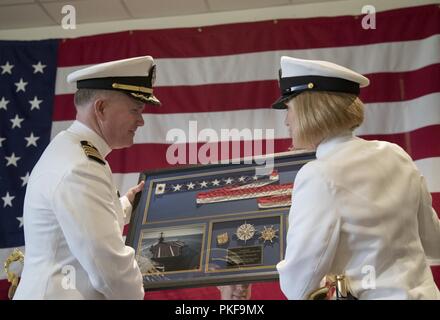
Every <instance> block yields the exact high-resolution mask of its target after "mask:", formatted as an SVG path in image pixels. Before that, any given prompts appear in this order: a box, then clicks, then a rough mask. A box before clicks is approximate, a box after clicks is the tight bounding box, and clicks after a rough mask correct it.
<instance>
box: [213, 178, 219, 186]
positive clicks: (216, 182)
mask: <svg viewBox="0 0 440 320" xmlns="http://www.w3.org/2000/svg"><path fill="white" fill-rule="evenodd" d="M219 183H220V180H217V179H215V180H214V181H212V185H213V186H218V185H219Z"/></svg>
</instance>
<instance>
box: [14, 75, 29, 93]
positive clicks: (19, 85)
mask: <svg viewBox="0 0 440 320" xmlns="http://www.w3.org/2000/svg"><path fill="white" fill-rule="evenodd" d="M14 84H15V85H16V86H17V90H16V91H15V92H19V91H23V92H26V86H27V84H28V83H27V82H24V81H23V78H20V81H19V82H15V83H14Z"/></svg>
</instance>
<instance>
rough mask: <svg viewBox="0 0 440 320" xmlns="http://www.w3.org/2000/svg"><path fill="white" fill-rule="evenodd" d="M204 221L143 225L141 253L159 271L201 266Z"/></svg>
mask: <svg viewBox="0 0 440 320" xmlns="http://www.w3.org/2000/svg"><path fill="white" fill-rule="evenodd" d="M204 236H205V225H203V224H201V225H190V226H180V227H172V228H160V229H159V228H158V229H147V230H143V231H142V237H141V241H140V248H139V250H138V252H139V254H140V255H141V256H142V257H145V258H149V259H150V260H151V261H153V263H154V264H155V267H156V268H157V269H158V270H159V271H161V272H163V273H165V274H166V273H170V272H185V271H198V270H201V259H202V252H203V242H204Z"/></svg>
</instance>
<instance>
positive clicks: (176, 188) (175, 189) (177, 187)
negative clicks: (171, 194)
mask: <svg viewBox="0 0 440 320" xmlns="http://www.w3.org/2000/svg"><path fill="white" fill-rule="evenodd" d="M181 187H182V185H180V184H178V185H175V186H173V188H174V190H173V191H180V188H181Z"/></svg>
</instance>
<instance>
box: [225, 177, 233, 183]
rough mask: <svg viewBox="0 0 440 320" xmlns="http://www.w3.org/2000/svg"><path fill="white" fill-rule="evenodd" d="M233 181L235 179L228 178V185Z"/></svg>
mask: <svg viewBox="0 0 440 320" xmlns="http://www.w3.org/2000/svg"><path fill="white" fill-rule="evenodd" d="M232 181H234V179H232V178H228V179H226V180H225V182H226V184H231V183H232Z"/></svg>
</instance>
